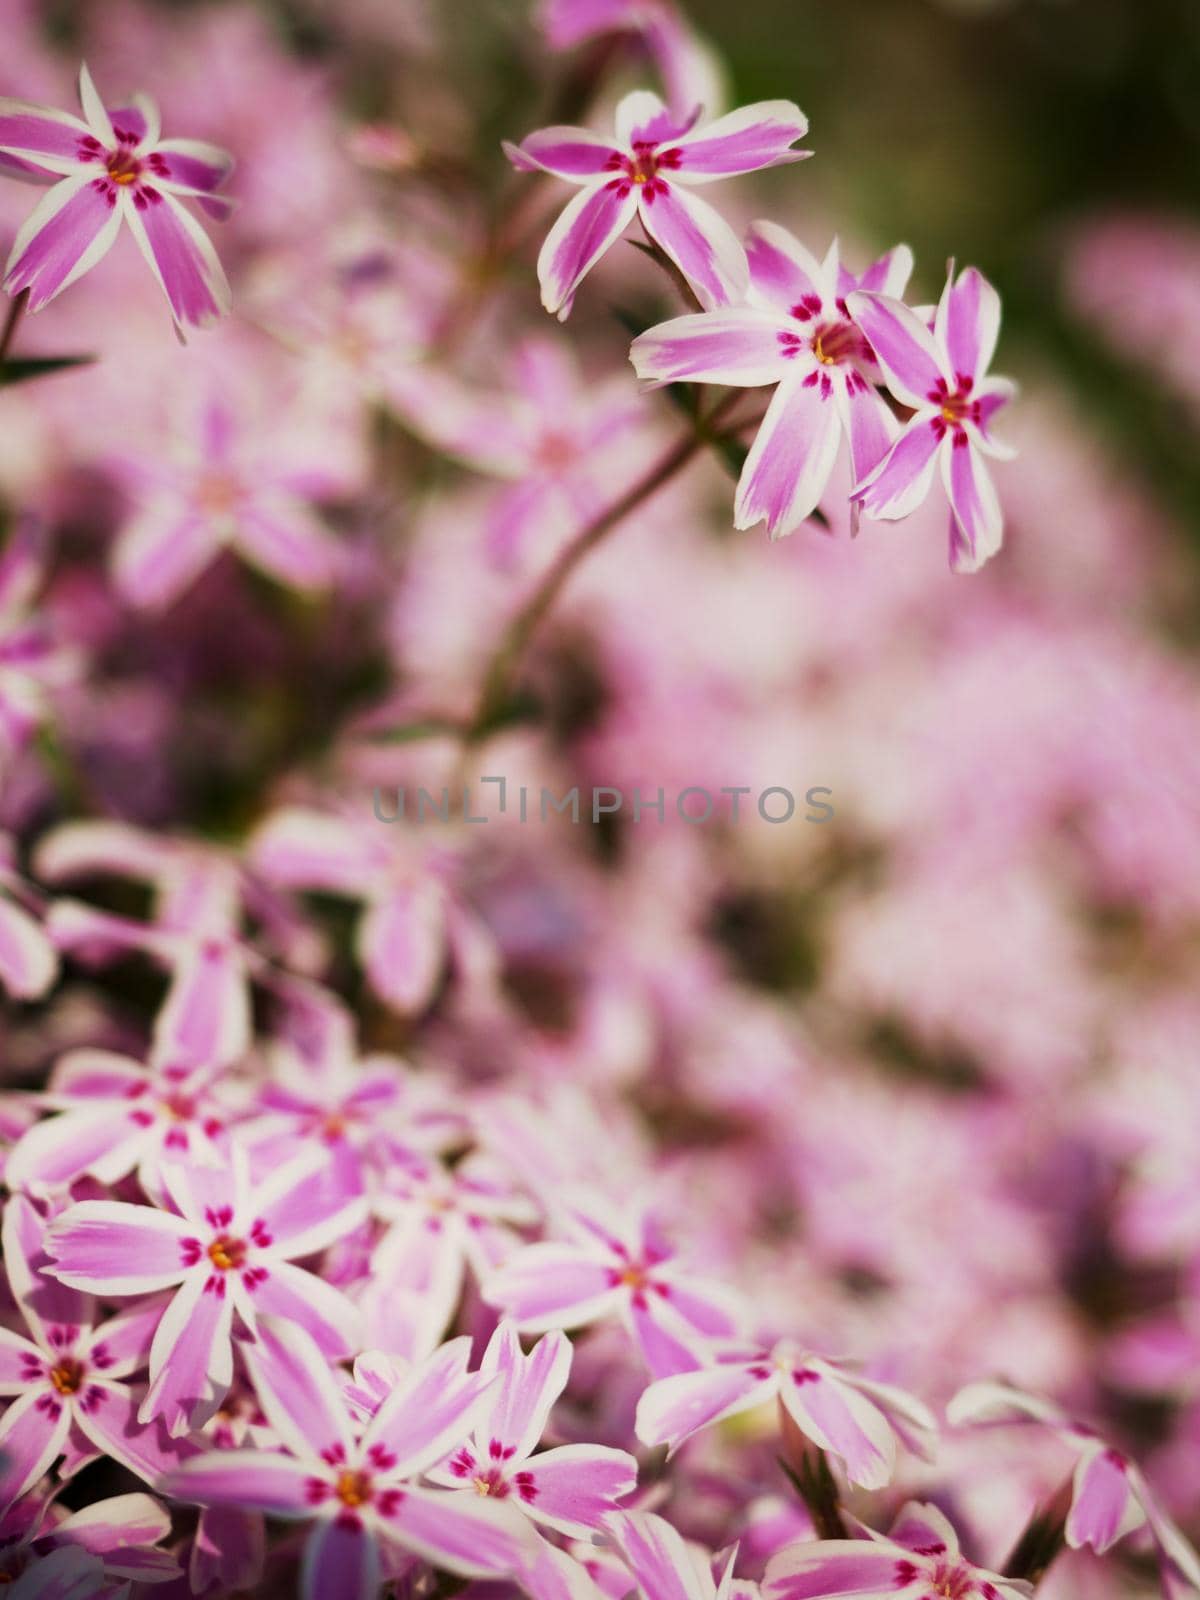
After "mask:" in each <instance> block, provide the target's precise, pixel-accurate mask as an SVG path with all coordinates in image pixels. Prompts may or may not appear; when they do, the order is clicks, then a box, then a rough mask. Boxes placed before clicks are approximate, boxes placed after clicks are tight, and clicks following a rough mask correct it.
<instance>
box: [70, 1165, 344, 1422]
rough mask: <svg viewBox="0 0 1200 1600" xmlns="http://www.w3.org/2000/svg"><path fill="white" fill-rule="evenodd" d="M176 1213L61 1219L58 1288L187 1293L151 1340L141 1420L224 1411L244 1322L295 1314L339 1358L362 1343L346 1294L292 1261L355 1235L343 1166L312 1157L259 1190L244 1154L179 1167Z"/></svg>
mask: <svg viewBox="0 0 1200 1600" xmlns="http://www.w3.org/2000/svg"><path fill="white" fill-rule="evenodd" d="M162 1180H163V1185H164V1188H165V1190H166V1193H167V1196H168V1198H169V1199H170V1201H171V1202H172V1204H173V1205H174V1207H175V1209H174V1210H171V1211H167V1210H159V1209H157V1208H156V1207H153V1206H140V1205H127V1204H124V1203H122V1202H119V1201H109V1200H85V1201H82V1202H81V1203H80V1204H78V1205H73V1206H69V1207H68V1208H67V1210H66V1211H64V1212H63V1213H62V1215H61V1216H59V1217H58V1218H56V1219H55V1221H54V1223H53V1224H52V1226H51V1229H50V1233H49V1236H48V1239H47V1250H48V1253H49V1254H50V1255H51V1256H52V1257H53V1266H52V1267H51V1268H50V1269H49V1270H50V1271H52V1272H53V1273H54V1276H55V1277H56V1278H58V1280H59V1281H60V1282H61V1283H65V1284H68V1285H69V1286H71V1287H72V1288H78V1289H84V1290H87V1291H90V1292H92V1293H96V1294H103V1295H105V1296H106V1297H113V1296H121V1295H136V1294H146V1293H151V1292H154V1291H157V1290H160V1289H167V1288H171V1287H174V1286H176V1285H177V1286H178V1287H177V1289H176V1293H175V1294H174V1296H173V1297H172V1299H171V1300H170V1302H169V1304H168V1305H167V1307H166V1309H165V1311H164V1312H163V1314H162V1318H161V1320H160V1321H159V1324H158V1327H157V1329H156V1331H155V1334H154V1342H153V1344H152V1346H151V1349H150V1389H149V1392H148V1393H147V1395H146V1399H145V1401H144V1402H143V1405H142V1409H141V1412H140V1416H141V1417H142V1419H143V1420H145V1421H148V1420H149V1419H150V1418H151V1417H155V1416H162V1417H164V1418H165V1419H166V1423H167V1427H168V1429H169V1430H170V1432H171V1433H172V1434H173V1435H178V1434H181V1433H186V1432H187V1431H188V1430H189V1429H190V1428H196V1427H199V1426H200V1425H201V1423H203V1422H204V1421H206V1420H207V1418H208V1417H210V1416H212V1414H213V1413H214V1412H215V1411H216V1409H217V1407H218V1406H219V1405H220V1403H221V1400H222V1399H223V1397H224V1395H225V1393H226V1391H227V1390H228V1388H229V1385H230V1382H231V1381H232V1378H233V1350H232V1344H231V1334H232V1326H233V1316H234V1313H235V1312H236V1313H237V1316H238V1320H239V1322H240V1323H241V1324H242V1326H243V1327H244V1328H245V1329H246V1330H247V1331H248V1332H249V1333H250V1334H251V1336H253V1333H254V1330H255V1326H256V1322H257V1317H258V1315H259V1314H260V1313H262V1314H263V1315H267V1316H271V1315H274V1316H281V1317H290V1318H292V1319H294V1320H295V1321H296V1322H298V1323H299V1324H300V1325H301V1326H302V1327H304V1328H305V1329H306V1330H307V1331H308V1332H309V1333H310V1335H311V1336H312V1337H313V1338H314V1339H316V1340H317V1341H318V1342H319V1343H320V1345H321V1348H322V1349H323V1350H324V1351H326V1352H327V1353H328V1354H330V1355H342V1354H345V1353H346V1352H347V1351H348V1350H350V1349H352V1348H353V1347H354V1345H355V1341H356V1339H357V1334H358V1318H357V1314H356V1313H355V1310H354V1308H353V1306H351V1305H350V1303H349V1302H348V1301H347V1300H346V1299H345V1297H344V1296H343V1295H342V1294H341V1293H340V1292H339V1291H338V1290H337V1289H334V1288H332V1287H330V1285H329V1284H327V1283H325V1282H323V1281H322V1279H321V1278H319V1277H318V1276H316V1274H314V1273H312V1272H305V1271H303V1270H302V1269H301V1268H300V1267H297V1266H293V1265H292V1263H293V1261H294V1260H295V1259H296V1257H298V1256H309V1255H314V1254H315V1253H316V1252H317V1251H320V1250H324V1249H325V1248H326V1246H328V1245H330V1244H332V1243H333V1241H334V1240H335V1239H340V1238H342V1237H343V1236H344V1235H345V1234H347V1233H349V1232H351V1230H352V1229H354V1228H356V1227H358V1226H359V1225H360V1224H361V1223H362V1221H363V1220H364V1218H365V1216H366V1201H365V1200H364V1199H363V1197H362V1196H361V1194H356V1193H354V1192H352V1191H350V1190H349V1189H348V1187H347V1185H346V1183H345V1181H344V1174H343V1172H342V1170H341V1168H340V1167H338V1166H336V1165H335V1164H334V1163H333V1162H331V1160H330V1158H329V1154H328V1152H327V1151H325V1150H323V1149H319V1150H312V1151H309V1152H308V1153H307V1154H305V1155H302V1156H300V1157H298V1158H297V1159H296V1160H295V1161H291V1162H289V1163H288V1164H287V1165H286V1166H282V1167H279V1168H277V1169H276V1170H275V1171H274V1172H272V1173H271V1174H270V1175H269V1176H264V1177H262V1178H260V1180H259V1181H258V1182H257V1183H256V1184H255V1185H254V1186H253V1187H252V1186H251V1182H250V1175H249V1171H248V1166H247V1162H246V1159H245V1156H244V1153H243V1152H241V1151H240V1150H237V1149H235V1150H234V1152H233V1157H232V1161H231V1163H230V1164H229V1165H228V1166H226V1165H220V1166H213V1167H200V1166H197V1165H195V1164H192V1165H189V1166H186V1167H185V1166H170V1165H167V1164H165V1163H164V1165H163V1167H162Z"/></svg>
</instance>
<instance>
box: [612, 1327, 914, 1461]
mask: <svg viewBox="0 0 1200 1600" xmlns="http://www.w3.org/2000/svg"><path fill="white" fill-rule="evenodd" d="M714 1358H715V1359H714V1361H713V1364H712V1365H711V1366H704V1367H700V1368H699V1369H698V1370H697V1371H695V1372H681V1373H676V1374H675V1375H673V1376H672V1377H669V1378H662V1379H660V1380H659V1382H657V1383H652V1384H651V1385H650V1387H649V1388H648V1389H647V1390H646V1392H645V1394H644V1395H643V1396H642V1398H641V1400H640V1401H639V1403H638V1413H637V1434H638V1438H639V1439H641V1440H642V1442H643V1444H649V1445H659V1444H665V1445H669V1446H670V1448H671V1449H672V1451H674V1450H677V1449H678V1448H679V1446H680V1445H681V1444H682V1443H683V1441H684V1440H685V1439H690V1438H691V1436H692V1434H694V1433H698V1432H699V1431H700V1429H702V1428H708V1427H711V1426H712V1425H713V1424H714V1423H717V1422H721V1421H723V1420H724V1419H725V1418H726V1417H734V1416H738V1415H739V1414H740V1413H741V1412H743V1411H750V1410H753V1409H754V1408H755V1407H756V1406H761V1405H765V1404H767V1403H768V1402H769V1401H770V1400H772V1399H775V1398H778V1400H779V1402H780V1404H781V1405H782V1406H783V1407H784V1408H785V1410H786V1411H787V1414H788V1415H789V1416H790V1417H791V1419H792V1421H793V1422H794V1423H795V1424H796V1426H797V1427H798V1428H799V1429H800V1430H801V1432H803V1433H805V1434H807V1435H808V1437H809V1438H810V1439H812V1440H813V1442H814V1443H815V1444H817V1445H818V1446H819V1447H820V1448H821V1449H822V1450H830V1451H832V1452H833V1453H834V1454H835V1455H838V1456H840V1457H841V1459H842V1461H843V1462H844V1463H845V1467H846V1476H847V1477H848V1478H849V1479H850V1481H851V1483H857V1484H861V1485H862V1487H863V1488H864V1489H881V1488H883V1486H884V1485H885V1484H886V1483H890V1481H891V1478H892V1474H893V1473H894V1471H895V1467H896V1444H897V1439H899V1440H900V1441H901V1442H902V1443H903V1444H905V1445H906V1446H907V1447H908V1448H909V1449H910V1450H913V1451H914V1452H915V1453H916V1454H917V1455H919V1456H921V1457H922V1458H923V1459H925V1460H929V1459H930V1457H931V1454H932V1445H933V1439H934V1435H935V1432H936V1424H935V1422H934V1419H933V1416H932V1414H931V1413H930V1411H929V1410H928V1408H927V1407H926V1406H924V1405H922V1403H921V1402H920V1401H919V1400H917V1399H916V1398H915V1397H914V1396H912V1395H909V1394H906V1393H905V1392H904V1390H903V1389H897V1388H895V1387H894V1386H893V1385H891V1384H885V1383H876V1382H873V1381H872V1380H870V1379H868V1378H863V1377H860V1376H859V1375H858V1374H857V1373H851V1372H847V1371H845V1370H844V1369H842V1368H840V1367H838V1366H836V1365H834V1363H832V1362H829V1361H822V1360H821V1359H820V1358H819V1357H817V1356H814V1355H811V1354H809V1353H808V1352H806V1351H805V1350H804V1349H803V1348H802V1347H800V1346H799V1345H797V1344H794V1343H793V1342H792V1341H790V1340H783V1341H781V1342H780V1343H778V1344H776V1345H775V1346H774V1347H773V1348H770V1349H767V1348H757V1349H755V1348H750V1349H747V1348H746V1347H745V1346H740V1347H739V1346H733V1347H725V1348H718V1349H716V1350H715V1351H714Z"/></svg>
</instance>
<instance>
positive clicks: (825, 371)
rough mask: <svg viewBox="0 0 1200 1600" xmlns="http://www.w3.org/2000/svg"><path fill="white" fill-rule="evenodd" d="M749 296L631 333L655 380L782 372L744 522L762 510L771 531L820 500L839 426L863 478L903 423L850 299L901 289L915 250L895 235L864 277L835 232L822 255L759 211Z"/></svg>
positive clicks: (754, 461) (794, 521)
mask: <svg viewBox="0 0 1200 1600" xmlns="http://www.w3.org/2000/svg"><path fill="white" fill-rule="evenodd" d="M746 254H747V256H748V258H749V262H750V287H749V291H748V293H747V297H746V299H747V303H746V304H745V305H744V306H732V307H728V308H726V309H724V310H720V311H709V312H707V313H703V314H701V315H698V316H687V317H676V318H675V319H674V320H673V321H671V322H664V323H662V324H660V326H658V327H656V328H650V329H649V330H648V331H647V332H646V333H643V334H642V335H641V336H640V337H639V338H637V339H635V340H634V341H633V346H632V348H631V350H630V352H629V354H630V359H631V360H632V362H633V364H634V367H635V369H636V371H637V375H638V377H639V378H646V379H649V380H651V381H652V382H653V383H656V384H662V383H679V382H682V381H685V380H686V381H689V382H692V383H725V384H731V385H733V386H734V387H746V388H756V387H758V386H759V385H766V384H777V385H778V387H777V388H776V390H775V394H774V396H773V398H772V400H771V404H770V406H769V407H768V408H767V413H766V415H765V417H764V418H763V420H762V426H761V427H760V428H759V430H758V437H757V438H756V439H755V441H754V444H753V446H752V447H751V450H750V453H749V455H748V456H747V457H746V462H745V465H744V467H743V468H742V474H741V479H740V481H739V483H738V488H737V498H736V501H735V509H734V524H735V526H736V527H738V528H750V527H753V526H754V524H755V523H756V522H763V521H765V522H766V524H767V531H768V533H770V535H771V537H772V538H773V539H774V538H780V537H782V536H783V535H784V534H788V533H792V532H794V530H795V529H796V528H798V527H799V526H800V524H801V523H802V522H803V521H804V519H805V518H806V517H809V516H811V515H812V513H813V511H815V510H816V508H817V505H818V503H819V502H820V499H821V496H822V494H824V492H825V486H826V484H827V483H828V482H829V475H830V473H831V472H832V471H833V464H834V461H835V459H836V457H837V451H838V445H839V443H840V441H841V438H842V435H843V434H845V436H846V438H847V439H848V440H849V441H850V455H851V459H852V462H853V467H854V477H855V479H856V480H861V479H864V478H866V477H867V476H868V475H869V474H870V472H871V470H872V469H873V468H874V467H875V466H877V465H878V463H879V462H880V460H881V459H882V458H883V456H884V455H885V454H886V453H887V451H888V448H889V446H890V445H891V442H892V440H893V439H894V438H895V437H896V434H897V432H898V429H897V426H896V421H895V418H894V417H893V416H892V413H891V411H890V410H889V409H888V406H887V404H886V402H885V401H884V400H883V399H882V398H881V397H880V395H879V394H878V393H877V391H876V385H877V384H878V383H879V382H880V381H881V374H880V371H879V367H878V364H877V363H876V361H875V358H874V356H873V354H872V351H871V347H870V345H869V344H868V343H867V341H866V339H865V338H864V337H863V334H862V331H861V330H860V329H859V328H858V327H857V325H856V324H855V322H854V320H853V318H852V317H851V315H850V312H849V310H848V307H847V298H846V297H847V296H848V295H850V294H851V293H853V291H854V290H856V289H868V290H878V291H881V292H883V293H886V294H888V295H891V296H899V295H901V294H903V293H904V289H905V287H906V285H907V283H908V279H909V275H910V273H911V272H912V252H911V251H910V250H909V249H908V246H907V245H898V246H897V247H896V249H894V250H889V251H888V253H887V254H886V255H885V256H882V257H880V259H879V260H878V261H876V262H875V263H874V265H873V266H871V267H869V268H868V269H867V271H866V272H864V273H863V274H862V276H861V277H859V278H856V277H854V276H853V275H852V274H851V273H849V272H848V271H847V270H846V268H845V267H843V266H842V265H841V263H840V261H839V258H838V246H837V241H836V240H835V241H834V243H833V245H832V247H831V248H830V250H829V253H828V255H827V256H826V257H825V260H824V261H823V262H818V261H817V260H816V259H815V258H814V257H813V256H811V255H810V254H809V253H808V251H807V250H806V249H805V248H804V246H803V245H802V244H800V243H799V241H798V240H796V239H794V238H793V237H792V235H791V234H790V233H788V232H787V230H786V229H785V228H780V227H778V226H776V224H774V223H771V222H758V223H755V225H754V226H753V227H752V228H751V229H750V231H749V233H748V235H747V237H746Z"/></svg>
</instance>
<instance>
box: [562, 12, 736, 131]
mask: <svg viewBox="0 0 1200 1600" xmlns="http://www.w3.org/2000/svg"><path fill="white" fill-rule="evenodd" d="M540 21H541V25H542V28H543V29H544V31H545V33H546V37H547V39H548V40H549V42H550V44H551V46H552V48H554V49H555V50H570V49H573V48H574V47H575V46H576V45H579V44H582V43H584V41H585V40H588V39H595V38H598V37H602V36H603V35H606V34H608V35H612V34H625V35H632V36H633V37H634V38H636V39H637V40H638V41H639V42H640V43H641V45H642V47H643V49H644V50H645V53H646V54H647V56H649V58H650V60H651V61H652V62H653V63H654V65H655V66H656V67H657V69H658V71H659V73H660V75H661V77H662V80H663V85H664V87H665V88H666V91H667V100H668V102H669V104H670V106H671V109H672V110H673V111H677V112H679V113H680V115H681V116H685V117H686V116H690V115H691V113H692V112H693V111H695V109H696V108H697V107H698V106H703V108H704V109H705V111H707V112H708V114H709V115H710V116H712V115H713V114H714V112H717V111H719V110H720V109H721V101H722V99H723V95H724V74H723V73H722V70H721V64H720V61H719V60H718V58H717V56H716V54H715V52H714V51H713V50H712V49H711V48H710V47H709V45H708V44H707V43H706V42H705V41H704V40H703V39H700V38H698V37H697V35H696V33H695V32H694V31H693V29H692V28H691V26H690V24H689V23H688V21H687V19H686V18H685V17H684V16H683V15H682V13H681V12H680V10H679V8H678V6H676V5H675V4H674V3H673V0H542V5H541V9H540Z"/></svg>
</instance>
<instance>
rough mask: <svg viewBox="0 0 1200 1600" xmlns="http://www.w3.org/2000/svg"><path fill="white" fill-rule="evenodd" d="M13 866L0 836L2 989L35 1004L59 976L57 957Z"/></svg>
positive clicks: (9, 847)
mask: <svg viewBox="0 0 1200 1600" xmlns="http://www.w3.org/2000/svg"><path fill="white" fill-rule="evenodd" d="M29 898H30V894H29V890H28V888H27V886H26V884H25V882H24V880H23V879H22V878H21V877H20V875H19V874H18V873H17V871H16V870H15V867H14V865H13V847H12V842H11V841H10V840H9V839H7V838H5V836H4V835H3V834H2V833H0V985H3V987H4V988H5V989H7V990H8V992H9V994H10V995H12V997H13V999H14V1000H36V999H37V998H38V996H39V995H43V994H45V992H46V990H47V989H48V988H49V987H50V985H51V984H52V983H53V982H54V980H55V978H56V977H57V976H58V954H57V952H56V951H55V948H54V946H53V944H51V942H50V939H49V937H48V936H47V934H46V932H45V930H44V929H43V927H42V925H41V922H40V921H39V920H38V918H37V917H35V916H34V915H33V911H32V909H30V908H29V907H27V906H26V905H25V904H24V903H23V902H25V901H26V900H28V899H29Z"/></svg>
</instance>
